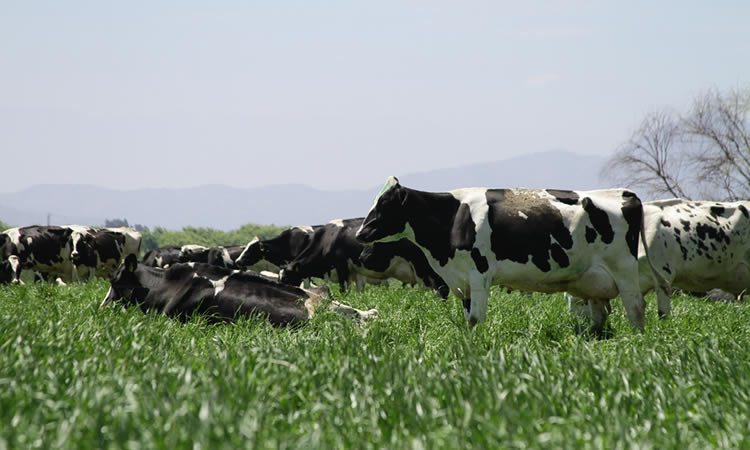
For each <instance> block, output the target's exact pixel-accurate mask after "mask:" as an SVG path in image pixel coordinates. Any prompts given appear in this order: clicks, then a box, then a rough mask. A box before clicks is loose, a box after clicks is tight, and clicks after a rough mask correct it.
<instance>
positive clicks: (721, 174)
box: [682, 89, 750, 201]
mask: <svg viewBox="0 0 750 450" xmlns="http://www.w3.org/2000/svg"><path fill="white" fill-rule="evenodd" d="M748 111H750V90H744V91H742V90H736V89H735V90H732V91H729V92H728V93H727V94H726V95H723V94H722V93H721V92H719V91H717V90H710V91H708V92H706V93H705V94H704V95H702V96H700V97H698V98H697V99H696V100H695V102H694V103H693V107H692V109H691V110H690V112H689V113H688V115H686V116H685V117H684V118H683V119H682V123H683V127H684V128H685V133H686V134H687V135H688V136H690V141H691V144H693V146H694V147H695V148H694V150H693V151H692V156H691V158H692V160H693V165H694V166H695V169H696V171H695V175H696V179H697V181H698V182H699V183H700V184H701V185H703V186H705V187H706V188H707V189H709V191H708V192H705V194H707V195H709V196H710V197H712V198H716V199H717V200H730V201H731V200H738V199H741V198H749V197H750V123H748Z"/></svg>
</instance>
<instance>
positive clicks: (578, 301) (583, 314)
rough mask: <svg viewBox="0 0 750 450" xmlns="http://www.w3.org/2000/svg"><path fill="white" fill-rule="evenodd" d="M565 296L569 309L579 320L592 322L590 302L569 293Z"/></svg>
mask: <svg viewBox="0 0 750 450" xmlns="http://www.w3.org/2000/svg"><path fill="white" fill-rule="evenodd" d="M563 295H564V296H565V299H566V300H568V309H569V310H570V312H572V313H574V314H575V315H576V317H578V318H579V319H587V320H592V318H591V309H590V306H589V303H590V301H589V300H586V299H583V298H580V297H575V296H573V295H570V294H568V293H567V292H566V293H565V294H563Z"/></svg>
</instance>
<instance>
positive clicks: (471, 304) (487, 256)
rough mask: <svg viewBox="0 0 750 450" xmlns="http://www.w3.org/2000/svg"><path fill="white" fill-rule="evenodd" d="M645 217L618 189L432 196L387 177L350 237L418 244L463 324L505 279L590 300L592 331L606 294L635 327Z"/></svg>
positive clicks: (640, 320)
mask: <svg viewBox="0 0 750 450" xmlns="http://www.w3.org/2000/svg"><path fill="white" fill-rule="evenodd" d="M642 214H643V208H642V205H641V201H640V200H639V199H638V197H637V196H636V195H635V194H634V193H632V192H630V191H628V190H623V189H611V190H602V191H560V190H549V189H547V190H529V189H486V188H466V189H457V190H454V191H450V192H443V193H433V192H422V191H417V190H414V189H409V188H407V187H404V186H401V185H400V184H399V182H398V180H397V179H396V178H395V177H390V178H389V179H388V180H387V182H386V184H385V186H384V187H383V189H382V191H381V192H380V194H379V195H378V196H377V197H376V199H375V202H374V205H373V206H372V209H371V210H370V212H369V214H368V215H367V217H366V218H365V221H364V223H363V224H362V226H361V227H360V229H359V231H358V232H357V237H358V238H359V239H360V240H361V241H362V242H365V243H375V242H387V241H394V240H398V239H402V238H406V239H409V240H410V241H412V242H413V243H415V244H416V245H417V246H418V247H419V248H420V249H422V251H423V252H424V254H425V256H426V257H427V260H428V261H429V263H430V265H431V266H432V268H433V269H434V270H435V272H437V273H438V275H440V276H441V277H442V278H443V279H444V280H445V281H446V282H447V284H448V286H449V287H450V289H451V291H452V292H453V293H454V294H455V295H456V296H458V297H459V298H461V299H462V300H463V303H464V309H465V314H466V319H467V320H468V321H469V323H470V324H475V323H477V322H482V321H484V319H485V316H486V309H487V299H488V294H489V289H490V286H492V285H502V286H507V287H511V288H515V289H522V290H529V291H541V292H558V291H568V292H572V293H574V294H575V295H577V296H579V297H582V298H588V299H592V301H591V303H592V305H593V306H592V312H593V313H592V316H593V318H594V325H595V327H597V328H600V327H602V326H603V325H604V321H605V320H606V307H607V304H608V301H609V299H611V298H614V297H616V296H617V295H618V294H619V295H620V296H621V297H622V300H623V304H624V305H625V310H626V312H627V315H628V319H629V320H630V323H631V324H632V325H633V326H634V327H635V328H637V329H641V330H642V329H643V326H644V307H645V303H644V300H643V296H642V295H641V292H640V287H639V284H638V276H639V273H638V259H637V256H638V240H639V233H641V231H642V228H641V221H642ZM662 286H663V285H662ZM663 287H665V286H663Z"/></svg>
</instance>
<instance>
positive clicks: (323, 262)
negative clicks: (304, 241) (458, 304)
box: [280, 217, 448, 298]
mask: <svg viewBox="0 0 750 450" xmlns="http://www.w3.org/2000/svg"><path fill="white" fill-rule="evenodd" d="M362 221H363V218H361V217H360V218H356V219H345V220H342V219H337V220H333V221H331V222H329V223H328V224H326V225H324V226H323V227H320V228H318V229H316V230H315V231H314V232H313V234H312V236H311V237H310V242H309V243H308V245H307V247H305V249H304V250H302V252H301V253H300V254H299V255H297V257H296V258H295V259H294V260H293V261H292V262H290V263H289V264H287V265H286V266H284V267H283V268H282V271H281V273H280V276H281V281H282V282H284V283H290V284H299V283H300V281H301V280H302V279H304V278H310V277H319V278H322V277H324V276H327V275H329V274H331V273H333V272H335V277H336V278H337V279H338V282H339V285H340V287H341V289H342V290H345V289H346V285H347V283H348V282H350V281H354V282H355V284H356V287H357V290H360V291H361V290H362V289H364V286H365V283H376V284H377V283H381V282H384V281H385V280H387V279H389V278H394V279H396V280H399V281H401V282H403V283H405V284H412V285H413V284H417V283H419V284H422V283H423V284H424V285H425V286H428V287H434V288H436V289H439V288H440V287H441V286H442V285H444V284H445V283H444V282H443V281H442V280H441V279H440V277H439V276H438V275H437V274H435V273H434V272H433V271H432V269H430V267H429V266H428V264H427V261H426V260H425V259H424V256H423V255H422V254H421V252H410V251H409V250H410V249H411V247H412V244H411V243H409V242H406V241H403V242H389V243H383V244H377V245H374V246H372V248H371V249H368V250H367V252H365V246H364V245H362V243H360V242H359V241H357V239H356V238H355V233H356V231H357V229H358V228H359V227H360V226H361V225H362ZM411 250H413V249H411ZM363 253H364V254H365V257H364V258H362V255H363ZM417 266H419V269H417V268H415V267H417ZM417 273H419V274H420V275H422V276H423V277H424V278H420V277H418V276H417ZM441 294H444V296H447V294H448V292H447V290H446V289H443V291H442V293H441ZM444 298H445V297H444Z"/></svg>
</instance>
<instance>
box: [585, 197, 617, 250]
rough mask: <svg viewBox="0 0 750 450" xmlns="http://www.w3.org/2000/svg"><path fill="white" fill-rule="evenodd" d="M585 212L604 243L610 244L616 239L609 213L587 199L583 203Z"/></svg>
mask: <svg viewBox="0 0 750 450" xmlns="http://www.w3.org/2000/svg"><path fill="white" fill-rule="evenodd" d="M581 205H582V206H583V209H584V211H586V213H587V214H588V215H589V220H590V221H591V225H593V226H594V229H595V230H596V232H597V233H599V236H601V238H602V242H604V243H605V244H609V243H611V242H612V240H613V239H614V238H615V232H614V230H613V229H612V225H611V224H610V223H609V216H607V213H606V212H604V211H602V210H601V209H599V208H598V207H597V206H596V205H595V204H594V202H593V201H592V200H591V199H590V198H588V197H586V198H584V199H583V200H582V201H581Z"/></svg>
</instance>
